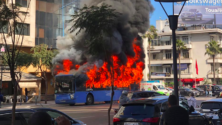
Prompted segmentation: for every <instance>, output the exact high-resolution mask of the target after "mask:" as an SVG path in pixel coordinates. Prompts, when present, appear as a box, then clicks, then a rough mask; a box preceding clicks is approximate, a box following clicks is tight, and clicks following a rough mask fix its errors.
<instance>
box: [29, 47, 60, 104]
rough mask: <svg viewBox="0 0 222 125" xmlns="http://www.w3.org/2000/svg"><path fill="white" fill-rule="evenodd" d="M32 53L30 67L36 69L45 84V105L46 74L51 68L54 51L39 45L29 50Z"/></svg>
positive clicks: (55, 52)
mask: <svg viewBox="0 0 222 125" xmlns="http://www.w3.org/2000/svg"><path fill="white" fill-rule="evenodd" d="M31 51H32V52H33V54H32V58H33V61H32V65H33V66H34V67H36V68H37V71H36V72H37V74H39V73H40V74H41V78H42V80H43V81H44V83H45V87H46V90H45V104H47V91H48V84H47V83H48V81H47V76H46V72H47V70H49V69H51V68H52V66H53V65H52V59H53V57H55V55H56V54H57V51H56V50H52V49H51V48H48V45H46V44H41V45H38V46H35V47H33V48H32V49H31Z"/></svg>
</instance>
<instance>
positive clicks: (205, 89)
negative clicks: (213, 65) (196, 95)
mask: <svg viewBox="0 0 222 125" xmlns="http://www.w3.org/2000/svg"><path fill="white" fill-rule="evenodd" d="M204 91H205V95H206V96H207V86H205V87H204Z"/></svg>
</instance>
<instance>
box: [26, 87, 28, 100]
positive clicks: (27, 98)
mask: <svg viewBox="0 0 222 125" xmlns="http://www.w3.org/2000/svg"><path fill="white" fill-rule="evenodd" d="M27 101H28V89H27V88H25V103H26V102H27Z"/></svg>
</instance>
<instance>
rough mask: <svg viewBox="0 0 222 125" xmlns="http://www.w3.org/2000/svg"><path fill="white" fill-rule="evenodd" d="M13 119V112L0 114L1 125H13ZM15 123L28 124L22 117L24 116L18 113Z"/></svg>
mask: <svg viewBox="0 0 222 125" xmlns="http://www.w3.org/2000/svg"><path fill="white" fill-rule="evenodd" d="M11 119H12V115H11V114H5V115H0V125H11ZM15 125H28V124H27V122H26V121H24V119H22V117H20V116H19V115H18V114H16V115H15Z"/></svg>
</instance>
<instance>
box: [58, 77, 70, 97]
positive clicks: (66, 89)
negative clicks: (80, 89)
mask: <svg viewBox="0 0 222 125" xmlns="http://www.w3.org/2000/svg"><path fill="white" fill-rule="evenodd" d="M72 80H73V79H72V76H58V77H56V89H55V93H73V92H74V88H73V84H72Z"/></svg>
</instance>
